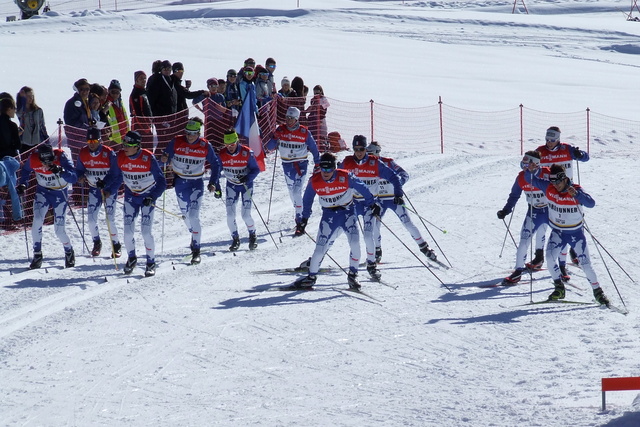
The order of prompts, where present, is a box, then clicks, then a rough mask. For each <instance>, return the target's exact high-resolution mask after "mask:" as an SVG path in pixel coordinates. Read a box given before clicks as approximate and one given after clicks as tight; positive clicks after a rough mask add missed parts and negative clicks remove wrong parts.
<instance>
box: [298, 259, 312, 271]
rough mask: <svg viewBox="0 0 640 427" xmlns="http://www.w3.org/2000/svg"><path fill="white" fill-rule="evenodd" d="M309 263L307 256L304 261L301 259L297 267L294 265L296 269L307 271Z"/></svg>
mask: <svg viewBox="0 0 640 427" xmlns="http://www.w3.org/2000/svg"><path fill="white" fill-rule="evenodd" d="M310 265H311V257H309V258H307V260H306V261H302V262H301V263H300V265H299V266H298V267H296V271H309V266H310Z"/></svg>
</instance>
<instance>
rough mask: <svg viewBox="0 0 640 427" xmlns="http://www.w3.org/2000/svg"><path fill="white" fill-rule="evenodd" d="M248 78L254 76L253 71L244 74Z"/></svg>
mask: <svg viewBox="0 0 640 427" xmlns="http://www.w3.org/2000/svg"><path fill="white" fill-rule="evenodd" d="M244 73H245V74H246V75H247V76H253V71H245V72H244Z"/></svg>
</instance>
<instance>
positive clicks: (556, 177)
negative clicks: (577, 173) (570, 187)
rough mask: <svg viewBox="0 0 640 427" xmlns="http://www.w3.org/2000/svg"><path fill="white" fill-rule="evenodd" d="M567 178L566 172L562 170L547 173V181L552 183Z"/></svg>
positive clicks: (557, 182)
mask: <svg viewBox="0 0 640 427" xmlns="http://www.w3.org/2000/svg"><path fill="white" fill-rule="evenodd" d="M566 178H567V174H566V173H564V172H558V173H554V174H551V175H549V182H551V183H552V184H559V183H561V182H562V181H564V180H565V179H566Z"/></svg>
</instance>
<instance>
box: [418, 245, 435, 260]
mask: <svg viewBox="0 0 640 427" xmlns="http://www.w3.org/2000/svg"><path fill="white" fill-rule="evenodd" d="M418 247H419V248H420V252H422V253H423V254H425V255H426V256H427V258H429V259H430V260H431V261H437V260H438V257H437V256H436V253H435V252H434V251H433V249H431V248H430V247H429V244H428V243H427V242H424V243H422V244H421V245H420V246H418Z"/></svg>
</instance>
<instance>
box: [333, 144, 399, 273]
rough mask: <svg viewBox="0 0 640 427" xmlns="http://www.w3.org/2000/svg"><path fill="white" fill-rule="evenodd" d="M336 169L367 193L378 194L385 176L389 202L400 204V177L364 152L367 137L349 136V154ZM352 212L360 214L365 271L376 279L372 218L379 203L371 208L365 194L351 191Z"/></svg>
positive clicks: (375, 217)
mask: <svg viewBox="0 0 640 427" xmlns="http://www.w3.org/2000/svg"><path fill="white" fill-rule="evenodd" d="M340 168H342V169H345V170H347V171H349V172H351V173H353V174H354V175H355V176H356V177H358V178H359V179H360V180H361V181H362V182H364V183H365V185H366V186H367V188H368V189H369V191H370V192H371V194H373V196H374V197H378V193H379V191H380V180H381V179H385V180H387V181H389V182H390V183H391V186H392V187H393V193H392V194H393V196H394V197H393V203H394V204H396V205H403V204H404V200H403V199H402V194H403V193H402V184H401V183H400V178H399V177H398V175H396V173H395V172H394V171H393V170H392V169H391V168H389V167H388V166H387V165H385V164H384V163H382V162H381V161H380V159H378V158H377V157H376V156H370V155H368V154H367V138H366V137H365V136H364V135H355V136H354V137H353V155H352V156H347V157H345V158H344V160H343V161H342V164H341V165H340ZM354 202H355V212H356V215H358V216H362V220H363V223H364V224H363V234H364V243H365V247H366V249H367V272H368V273H369V275H370V276H371V278H372V279H374V280H378V279H380V277H381V275H380V270H378V265H377V263H376V241H375V240H376V239H375V234H374V230H375V227H376V224H375V223H376V221H378V219H379V217H380V206H379V205H376V207H377V212H376V210H375V209H373V208H372V207H371V203H369V202H368V200H366V196H363V195H362V194H360V193H356V194H354Z"/></svg>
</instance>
